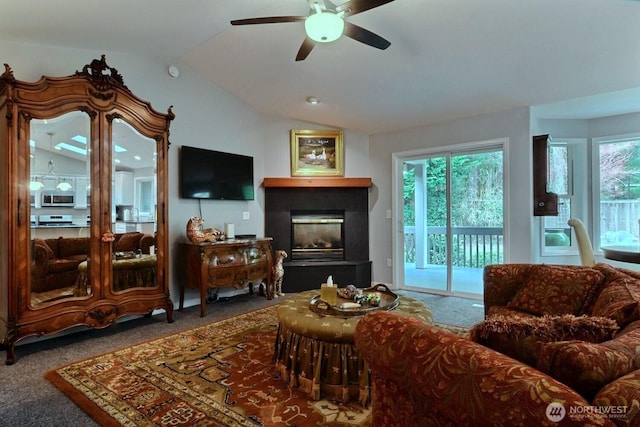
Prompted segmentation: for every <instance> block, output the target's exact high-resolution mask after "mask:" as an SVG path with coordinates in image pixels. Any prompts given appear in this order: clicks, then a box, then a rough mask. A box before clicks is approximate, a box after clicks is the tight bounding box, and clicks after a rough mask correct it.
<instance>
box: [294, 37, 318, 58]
mask: <svg viewBox="0 0 640 427" xmlns="http://www.w3.org/2000/svg"><path fill="white" fill-rule="evenodd" d="M314 47H316V42H314V41H313V40H311V39H310V38H309V37H305V39H304V41H303V42H302V45H301V46H300V50H298V54H297V55H296V61H303V60H304V59H305V58H306V57H307V56H309V54H310V53H311V51H312V50H313V48H314Z"/></svg>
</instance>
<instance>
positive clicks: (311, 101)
mask: <svg viewBox="0 0 640 427" xmlns="http://www.w3.org/2000/svg"><path fill="white" fill-rule="evenodd" d="M307 102H308V103H309V104H311V105H317V104H319V103H320V101H318V98H316V97H315V96H309V97H307Z"/></svg>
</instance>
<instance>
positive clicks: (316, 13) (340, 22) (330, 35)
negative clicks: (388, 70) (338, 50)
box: [231, 0, 393, 61]
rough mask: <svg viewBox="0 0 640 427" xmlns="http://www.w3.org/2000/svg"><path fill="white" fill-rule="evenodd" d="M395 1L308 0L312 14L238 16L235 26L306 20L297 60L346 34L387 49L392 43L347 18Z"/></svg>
mask: <svg viewBox="0 0 640 427" xmlns="http://www.w3.org/2000/svg"><path fill="white" fill-rule="evenodd" d="M392 1H393V0H350V1H347V2H345V3H343V4H340V5H335V4H334V3H333V2H331V0H307V2H308V3H309V9H310V11H309V16H269V17H264V18H248V19H236V20H233V21H231V25H254V24H276V23H281V22H300V21H304V27H305V31H306V35H307V36H306V37H305V39H304V41H303V42H302V46H300V50H298V54H297V55H296V61H302V60H303V59H305V58H306V57H307V56H308V55H309V53H311V50H313V48H314V47H315V45H316V43H329V42H332V41H334V40H337V39H339V38H340V37H341V36H342V35H343V34H344V35H345V36H347V37H350V38H352V39H354V40H357V41H359V42H360V43H364V44H366V45H369V46H372V47H375V48H378V49H381V50H384V49H386V48H388V47H389V46H391V42H389V41H388V40H385V39H384V38H382V37H380V36H379V35H377V34H375V33H372V32H371V31H369V30H366V29H364V28H362V27H359V26H358V25H355V24H352V23H350V22H348V21H347V20H346V18H347V17H349V16H353V15H355V14H358V13H361V12H365V11H367V10H369V9H373V8H375V7H378V6H382V5H385V4H387V3H391V2H392Z"/></svg>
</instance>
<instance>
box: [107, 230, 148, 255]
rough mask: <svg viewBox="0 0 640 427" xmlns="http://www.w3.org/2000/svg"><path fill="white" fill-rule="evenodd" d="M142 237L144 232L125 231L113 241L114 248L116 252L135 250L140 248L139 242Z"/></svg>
mask: <svg viewBox="0 0 640 427" xmlns="http://www.w3.org/2000/svg"><path fill="white" fill-rule="evenodd" d="M141 237H142V233H137V232H135V233H125V234H123V235H121V236H120V238H119V239H118V240H116V241H115V242H113V250H114V251H116V252H120V251H123V252H124V251H135V250H137V249H138V242H140V238H141Z"/></svg>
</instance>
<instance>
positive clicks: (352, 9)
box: [336, 0, 393, 16]
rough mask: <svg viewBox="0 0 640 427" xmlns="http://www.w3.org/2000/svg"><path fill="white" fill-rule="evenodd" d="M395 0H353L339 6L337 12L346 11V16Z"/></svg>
mask: <svg viewBox="0 0 640 427" xmlns="http://www.w3.org/2000/svg"><path fill="white" fill-rule="evenodd" d="M392 1H393V0H351V1H350V2H347V3H345V4H342V5H340V6H338V9H337V10H336V12H341V11H343V10H344V11H345V16H351V15H355V14H356V13H361V12H365V11H367V10H370V9H373V8H376V7H378V6H382V5H385V4H387V3H391V2H392Z"/></svg>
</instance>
